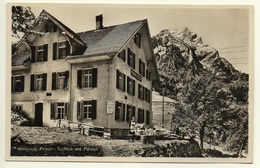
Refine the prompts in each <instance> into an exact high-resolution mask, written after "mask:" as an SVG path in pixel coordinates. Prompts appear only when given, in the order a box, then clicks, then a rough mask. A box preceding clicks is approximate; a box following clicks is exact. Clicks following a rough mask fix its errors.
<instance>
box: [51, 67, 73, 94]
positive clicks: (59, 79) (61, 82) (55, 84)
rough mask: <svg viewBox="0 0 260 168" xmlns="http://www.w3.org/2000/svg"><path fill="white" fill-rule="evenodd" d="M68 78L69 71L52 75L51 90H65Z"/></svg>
mask: <svg viewBox="0 0 260 168" xmlns="http://www.w3.org/2000/svg"><path fill="white" fill-rule="evenodd" d="M68 78H69V71H65V72H53V73H52V90H56V89H66V88H67V83H68Z"/></svg>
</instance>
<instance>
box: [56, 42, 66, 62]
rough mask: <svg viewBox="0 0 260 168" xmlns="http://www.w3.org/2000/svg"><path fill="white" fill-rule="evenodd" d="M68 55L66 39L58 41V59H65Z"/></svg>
mask: <svg viewBox="0 0 260 168" xmlns="http://www.w3.org/2000/svg"><path fill="white" fill-rule="evenodd" d="M61 50H64V55H61ZM65 57H66V41H62V42H58V43H57V59H64V58H65Z"/></svg>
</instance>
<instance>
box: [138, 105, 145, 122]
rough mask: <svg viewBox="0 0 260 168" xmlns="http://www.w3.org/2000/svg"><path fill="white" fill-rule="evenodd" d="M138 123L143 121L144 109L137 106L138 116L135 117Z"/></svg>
mask: <svg viewBox="0 0 260 168" xmlns="http://www.w3.org/2000/svg"><path fill="white" fill-rule="evenodd" d="M137 122H138V123H144V110H143V109H139V108H138V118H137Z"/></svg>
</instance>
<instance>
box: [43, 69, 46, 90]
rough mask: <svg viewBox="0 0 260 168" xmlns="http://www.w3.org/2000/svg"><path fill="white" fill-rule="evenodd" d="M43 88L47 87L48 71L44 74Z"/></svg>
mask: <svg viewBox="0 0 260 168" xmlns="http://www.w3.org/2000/svg"><path fill="white" fill-rule="evenodd" d="M42 82H43V83H42V90H46V88H47V73H44V74H42Z"/></svg>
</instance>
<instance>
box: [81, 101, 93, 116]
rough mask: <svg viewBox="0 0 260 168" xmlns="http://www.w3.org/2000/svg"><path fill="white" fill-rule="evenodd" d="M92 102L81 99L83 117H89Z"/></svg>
mask: <svg viewBox="0 0 260 168" xmlns="http://www.w3.org/2000/svg"><path fill="white" fill-rule="evenodd" d="M91 107H92V102H91V101H83V118H91V116H92V115H91V113H92V108H91Z"/></svg>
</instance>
